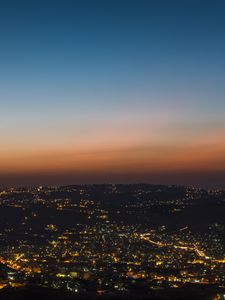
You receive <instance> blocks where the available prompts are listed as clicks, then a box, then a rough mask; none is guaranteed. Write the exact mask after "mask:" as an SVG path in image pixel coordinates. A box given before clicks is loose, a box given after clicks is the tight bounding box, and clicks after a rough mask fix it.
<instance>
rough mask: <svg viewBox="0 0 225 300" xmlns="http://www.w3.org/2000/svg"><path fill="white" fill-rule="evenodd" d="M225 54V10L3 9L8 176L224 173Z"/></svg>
mask: <svg viewBox="0 0 225 300" xmlns="http://www.w3.org/2000/svg"><path fill="white" fill-rule="evenodd" d="M224 53H225V2H224V1H200V0H195V1H192V0H187V1H150V0H149V1H141V0H139V1H132V0H129V1H128V0H127V1H125V0H124V1H123V0H120V1H117V0H112V1H111V0H104V1H103V0H102V1H98V0H91V1H84V0H83V1H76V0H74V1H66V0H65V1H48V0H45V1H31V0H27V1H23V0H20V1H16V0H15V1H10V0H7V1H5V0H2V1H1V2H0V67H1V69H0V104H1V111H0V118H1V122H0V134H1V137H2V144H3V147H2V151H1V154H0V167H1V170H2V178H3V179H4V178H6V177H7V179H5V182H9V183H10V179H9V178H10V176H11V175H12V176H14V178H16V177H17V176H18V177H19V176H20V175H21V174H23V176H25V177H24V178H26V176H28V177H27V178H28V179H29V174H31V173H32V174H34V175H35V176H37V177H35V178H41V176H43V174H45V180H46V178H48V176H47V175H46V174H52V173H53V172H54V173H55V174H56V178H58V179H56V181H57V182H59V181H60V180H62V178H63V176H66V177H65V178H68V176H70V175H69V174H74V173H76V174H77V176H78V177H79V174H80V175H82V176H81V177H82V178H84V179H82V180H83V181H85V176H87V177H86V178H87V179H86V180H89V181H95V178H98V180H100V181H101V180H102V181H104V180H110V179H111V178H113V180H114V181H116V178H118V180H119V181H127V180H133V181H135V180H136V179H138V178H140V176H141V178H143V180H146V181H148V179H149V178H150V177H149V176H150V175H151V176H154V174H157V178H159V179H160V176H161V175H160V174H162V176H164V177H165V172H171V174H175V173H176V174H177V172H178V173H179V172H182V174H188V175H187V176H186V175H185V176H186V177H185V178H190V173H191V172H200V173H201V174H202V172H207V174H212V172H219V174H223V171H224V170H225V158H224V155H223V153H224V149H225V145H224V142H223V141H222V140H223V139H222V137H223V133H225V130H224V129H225V121H224V115H225V99H224V96H225V88H224V86H225V85H224V78H225V76H224V75H225V74H224V73H225V58H224ZM15 149H17V151H16V152H15ZM137 149H138V150H137ZM156 149H157V150H156ZM203 149H204V150H203ZM138 151H139V152H138ZM109 152H110V153H111V154H110V155H109ZM102 153H104V155H103V156H102ZM124 153H126V155H125V157H124ZM156 153H161V154H160V155H158V154H157V155H158V156H157V155H156ZM85 155H87V156H88V158H87V157H86V156H85ZM84 156H85V157H84ZM102 157H103V158H102ZM35 162H37V163H35ZM59 162H60V163H59ZM122 162H123V163H122ZM169 162H170V163H169ZM82 166H83V167H82ZM88 166H89V167H88ZM146 166H147V167H146ZM189 166H191V167H192V169H190V167H189ZM107 169H108V171H107ZM110 170H111V171H110ZM164 171H165V172H164ZM221 172H222V173H221ZM4 174H6V175H7V176H6V175H4ZM10 174H11V175H10ZM26 174H27V175H26ZM101 174H102V175H101ZM110 174H114V175H112V177H111V175H110ZM115 174H122V175H120V176H118V177H117V175H115ZM128 174H129V176H128ZM140 174H141V175H140ZM166 174H167V173H166ZM4 176H6V177H4ZM46 176H47V177H46ZM49 176H50V175H49ZM57 176H58V177H57ZM164 177H162V178H164ZM151 178H152V177H151ZM172 178H174V180H177V177H176V176H175V175H174V177H172ZM194 178H196V179H193V182H195V180H196V183H198V176H195V177H194ZM38 180H39V179H38ZM38 180H37V181H38ZM199 180H200V179H199ZM202 181H203V180H201V184H202ZM205 181H206V184H207V180H205ZM13 182H14V181H13ZM38 182H39V181H38ZM186 182H187V181H186V179H184V183H186ZM187 183H188V182H187Z"/></svg>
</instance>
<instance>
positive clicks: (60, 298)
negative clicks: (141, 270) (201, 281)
mask: <svg viewBox="0 0 225 300" xmlns="http://www.w3.org/2000/svg"><path fill="white" fill-rule="evenodd" d="M0 299H2V300H31V299H33V300H39V299H49V300H51V299H52V300H53V299H54V300H96V299H101V300H116V299H118V300H128V299H131V300H142V299H143V300H145V299H146V300H190V299H193V300H195V299H196V300H217V299H218V300H219V299H221V300H222V299H225V289H222V288H220V289H218V288H216V287H215V286H207V287H203V286H191V285H188V286H186V287H183V288H179V289H165V290H158V291H153V290H152V291H149V292H148V293H143V291H138V290H137V291H134V292H133V293H132V294H120V295H94V294H87V293H86V294H83V295H82V294H81V295H74V294H72V293H68V292H63V291H58V290H54V289H49V288H43V287H37V286H30V287H26V288H19V289H12V288H5V289H3V290H2V291H0Z"/></svg>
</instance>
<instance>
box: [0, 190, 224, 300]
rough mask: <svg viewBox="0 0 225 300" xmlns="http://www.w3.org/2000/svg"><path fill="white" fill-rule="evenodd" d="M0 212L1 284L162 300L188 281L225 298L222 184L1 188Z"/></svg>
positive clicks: (4, 287) (3, 286) (210, 294)
mask: <svg viewBox="0 0 225 300" xmlns="http://www.w3.org/2000/svg"><path fill="white" fill-rule="evenodd" d="M0 214H1V215H0V218H1V224H0V226H1V227H0V245H1V246H0V263H1V270H0V278H1V281H0V288H1V289H2V290H1V291H8V290H10V289H23V288H25V287H28V286H37V287H43V288H49V289H53V290H57V291H59V292H65V293H68V294H69V295H70V296H71V297H72V296H83V295H85V296H86V297H88V296H89V297H95V296H96V297H98V296H99V297H107V296H108V297H116V296H117V297H128V298H129V295H139V296H140V295H142V297H149V298H146V299H155V298H154V296H155V297H156V296H158V297H160V296H161V297H163V295H164V293H165V291H168V290H169V291H173V293H175V292H174V291H180V290H182V289H184V288H187V287H188V289H189V290H194V293H195V294H194V295H195V296H196V290H197V291H198V289H200V291H202V290H203V291H205V293H206V294H207V295H204V293H203V296H204V297H205V298H197V296H196V299H224V298H225V272H224V271H225V222H224V214H225V191H224V190H203V189H199V188H194V187H182V186H163V185H150V184H129V185H127V184H126V185H124V184H105V185H72V186H63V187H42V186H40V187H37V188H11V189H4V190H3V189H2V190H1V193H0ZM0 296H1V292H0ZM174 297H175V296H174ZM183 297H184V296H183ZM141 299H142V298H141ZM157 299H164V298H157ZM169 299H170V298H169ZM171 299H181V298H171ZM182 299H186V298H182Z"/></svg>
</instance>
